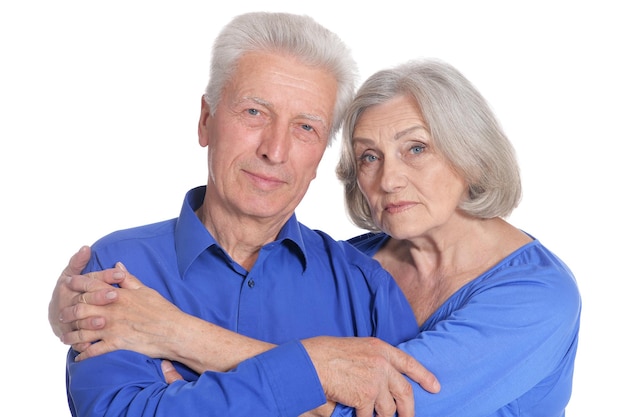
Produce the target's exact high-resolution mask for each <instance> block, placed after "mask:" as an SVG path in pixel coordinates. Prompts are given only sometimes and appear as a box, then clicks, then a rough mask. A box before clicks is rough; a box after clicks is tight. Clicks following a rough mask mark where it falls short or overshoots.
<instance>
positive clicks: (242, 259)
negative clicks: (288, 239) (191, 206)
mask: <svg viewBox="0 0 626 417" xmlns="http://www.w3.org/2000/svg"><path fill="white" fill-rule="evenodd" d="M196 215H197V216H198V218H199V219H200V221H201V222H202V224H204V226H205V227H206V228H207V230H208V231H209V233H211V235H212V236H213V238H214V239H215V240H216V241H217V243H219V245H220V246H221V247H222V249H224V250H225V251H226V253H228V255H230V257H231V258H232V259H233V260H234V261H235V262H237V263H238V264H239V265H241V266H242V267H244V268H245V269H246V270H247V271H250V270H251V269H252V267H253V266H254V263H255V262H256V259H257V257H258V255H259V251H260V250H261V248H262V247H263V246H264V245H266V244H268V243H270V242H273V241H274V240H276V238H277V237H278V233H279V232H280V230H281V229H282V227H283V226H284V225H285V223H286V221H287V220H288V218H284V219H283V218H281V219H259V218H255V217H251V216H242V215H236V214H234V213H232V212H227V211H225V210H222V209H221V208H220V207H219V206H216V205H215V206H213V205H207V204H203V205H202V206H200V207H199V208H198V210H196Z"/></svg>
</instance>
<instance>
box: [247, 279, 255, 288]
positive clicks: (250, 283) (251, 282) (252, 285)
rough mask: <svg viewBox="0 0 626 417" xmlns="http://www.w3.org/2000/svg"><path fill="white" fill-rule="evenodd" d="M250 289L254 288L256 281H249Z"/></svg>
mask: <svg viewBox="0 0 626 417" xmlns="http://www.w3.org/2000/svg"><path fill="white" fill-rule="evenodd" d="M248 287H250V288H254V280H253V279H250V280H248Z"/></svg>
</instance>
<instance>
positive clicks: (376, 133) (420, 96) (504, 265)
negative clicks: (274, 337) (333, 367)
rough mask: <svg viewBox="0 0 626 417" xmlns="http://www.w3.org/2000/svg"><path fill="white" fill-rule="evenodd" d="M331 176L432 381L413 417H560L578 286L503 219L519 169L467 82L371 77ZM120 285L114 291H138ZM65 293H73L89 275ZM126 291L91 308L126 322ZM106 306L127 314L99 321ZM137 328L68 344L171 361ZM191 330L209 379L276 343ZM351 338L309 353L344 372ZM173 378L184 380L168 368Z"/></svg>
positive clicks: (344, 378) (421, 66) (159, 315)
mask: <svg viewBox="0 0 626 417" xmlns="http://www.w3.org/2000/svg"><path fill="white" fill-rule="evenodd" d="M337 173H338V176H339V178H340V179H341V180H342V181H343V183H344V185H345V195H346V202H347V206H348V209H349V214H350V216H351V218H352V220H353V221H354V223H355V224H356V225H358V226H360V227H362V228H364V229H366V230H370V231H371V233H367V234H364V235H362V236H358V237H355V238H353V239H351V240H350V242H351V243H352V244H353V245H355V246H356V247H357V248H359V249H360V250H362V251H363V252H365V253H367V254H369V255H371V256H372V257H374V258H375V259H377V260H378V261H379V262H380V263H381V264H382V265H383V267H385V268H386V269H387V270H388V271H389V272H390V273H391V274H392V275H393V277H394V278H395V280H396V281H397V283H398V284H399V286H400V287H401V289H402V290H403V292H404V294H405V296H406V298H407V299H408V301H409V302H410V304H411V306H412V308H413V311H414V313H415V317H416V319H417V321H418V323H419V326H420V332H419V334H418V335H416V337H415V338H414V339H412V340H409V341H407V342H405V343H403V344H402V345H400V346H399V347H400V348H401V349H402V350H404V351H405V352H408V353H409V354H411V355H412V356H413V357H415V358H417V359H418V360H419V361H420V362H421V363H422V364H423V365H425V366H426V367H427V368H428V369H430V370H431V371H433V372H434V373H435V375H436V376H437V378H438V379H439V381H440V383H441V391H440V392H439V393H438V394H431V393H428V392H426V391H425V390H423V389H421V388H420V387H419V386H417V385H416V384H415V385H414V386H413V394H414V399H415V415H419V416H444V415H445V416H463V417H472V416H494V417H495V416H539V415H541V416H549V417H560V416H563V415H564V410H565V407H566V405H567V403H568V401H569V398H570V395H571V388H572V375H573V368H574V359H575V356H576V348H577V342H578V330H579V325H580V309H581V300H580V295H579V291H578V288H577V285H576V282H575V279H574V276H573V275H572V273H571V271H570V270H569V269H568V267H567V266H566V265H565V264H564V263H563V262H562V261H561V260H560V259H559V258H558V257H556V256H555V255H554V254H553V253H552V252H550V251H549V250H548V249H547V248H546V247H544V246H543V245H542V244H541V243H540V242H539V241H538V240H537V239H535V238H534V237H532V236H530V235H529V234H527V233H525V232H524V231H521V230H519V229H518V228H516V227H514V226H513V225H511V224H509V223H508V222H507V221H505V220H504V219H505V218H506V217H507V216H509V215H510V214H511V212H512V211H513V209H514V208H515V207H516V206H517V205H518V203H519V201H520V197H521V181H520V175H519V168H518V165H517V162H516V158H515V152H514V150H513V147H512V146H511V143H510V142H509V141H508V139H507V137H506V136H505V134H504V133H503V131H502V129H501V127H500V125H499V123H498V121H497V119H496V117H495V116H494V115H493V113H492V111H491V109H490V108H489V105H488V103H487V102H486V101H485V99H484V98H483V97H482V96H481V94H480V93H479V92H478V91H477V90H476V89H475V88H474V87H473V86H472V84H471V83H470V82H469V81H468V80H467V79H466V78H465V77H464V76H463V75H462V74H461V73H460V72H459V71H457V70H456V69H454V68H453V67H451V66H450V65H448V64H446V63H443V62H440V61H436V60H421V61H412V62H408V63H405V64H402V65H399V66H397V67H394V68H391V69H388V70H383V71H379V72H377V73H376V74H374V75H372V76H371V77H370V78H368V79H367V80H366V81H365V83H364V84H363V86H362V87H361V88H360V89H359V91H358V92H357V95H356V98H355V100H354V102H353V104H352V106H351V107H350V109H349V111H348V114H347V118H346V123H345V126H344V142H343V148H342V155H341V160H340V162H339V166H338V168H337ZM107 273H108V275H107V276H106V277H102V278H103V279H105V280H107V281H108V282H112V276H113V273H112V272H111V271H107ZM117 273H118V275H120V271H119V270H118V271H117ZM124 274H125V275H126V281H125V282H126V283H124V282H123V283H122V287H126V288H135V287H137V288H139V287H140V286H141V285H140V283H139V282H138V281H137V280H136V279H135V278H134V277H132V276H130V274H128V273H126V272H124ZM124 274H121V275H124ZM60 282H61V281H60ZM89 282H91V283H94V282H98V281H89ZM59 285H64V284H59ZM68 285H70V286H73V290H75V291H82V286H83V285H85V280H84V279H74V280H72V281H71V282H70V283H69V284H68ZM99 285H100V284H98V285H94V290H95V291H94V292H93V293H91V295H90V296H88V297H86V298H85V296H84V295H81V297H82V298H81V300H82V301H83V302H85V303H89V304H96V305H98V304H99V305H104V304H107V303H109V302H110V301H106V300H104V294H105V291H108V293H109V294H110V293H111V291H112V290H110V289H108V290H103V289H102V287H101V286H99ZM102 285H104V284H102ZM115 291H119V290H115ZM59 294H61V292H57V297H60V295H59ZM64 294H66V296H67V297H69V296H68V295H67V294H69V293H68V292H67V291H66V292H64ZM74 294H75V293H74ZM124 294H125V295H124V297H123V298H122V297H121V295H122V294H120V300H118V301H117V302H113V303H112V304H109V305H107V306H104V307H98V308H100V310H98V313H99V314H100V315H101V316H106V320H107V323H108V322H115V323H116V324H117V323H118V321H126V322H128V323H132V322H133V318H132V317H133V316H132V314H133V310H134V309H138V307H137V304H138V302H137V300H135V301H134V302H130V301H129V300H131V299H132V294H126V293H124ZM152 296H153V298H154V299H153V300H152V301H151V302H150V303H149V302H147V300H145V299H144V301H143V302H142V304H143V308H142V309H141V319H142V320H143V321H149V320H148V319H147V318H146V315H147V314H148V313H147V311H148V310H149V306H150V305H153V306H154V307H153V311H154V315H153V317H154V320H155V321H157V320H158V321H161V322H162V321H163V320H164V316H166V314H165V313H164V311H165V308H164V307H163V306H164V304H165V303H167V302H166V301H165V300H158V299H157V298H158V294H152ZM77 298H78V296H74V297H73V300H69V299H68V300H54V299H53V301H54V303H53V304H51V305H54V306H57V305H58V306H66V305H71V304H73V303H75V302H76V300H77ZM124 300H125V302H124V303H122V301H124ZM114 305H122V306H123V308H121V307H120V308H118V309H117V310H110V311H105V310H103V309H104V308H108V307H111V306H114ZM64 311H65V313H64V314H65V316H64V317H65V319H66V322H69V321H71V320H74V319H77V318H78V319H80V327H81V328H83V329H85V328H94V329H96V328H97V327H99V326H102V325H103V324H102V323H104V322H102V321H101V322H99V324H97V325H96V324H94V322H92V321H90V319H89V317H87V316H86V315H83V316H81V317H77V316H76V315H75V312H76V311H77V310H76V309H73V308H69V309H65V310H64ZM90 311H91V312H92V313H93V312H94V311H95V310H93V309H91V310H90ZM115 311H117V313H115ZM72 312H73V313H72ZM116 314H117V315H116ZM122 314H123V317H124V320H121V319H120V318H121V317H122ZM136 317H137V319H135V321H139V316H136ZM179 319H180V315H177V320H179ZM177 323H181V322H180V321H177ZM52 325H53V327H56V329H55V331H58V330H59V329H60V325H59V324H57V323H52ZM65 325H66V326H67V325H68V323H66V324H65ZM180 325H181V326H183V325H182V323H181V324H180ZM207 325H209V324H208V323H207ZM140 328H141V326H134V327H132V328H131V326H126V327H124V326H122V325H118V326H117V328H116V330H115V332H111V331H109V333H106V336H107V337H108V338H109V342H108V343H106V344H103V343H96V344H93V345H90V344H89V343H88V342H89V341H90V340H94V338H93V337H94V335H98V336H102V335H104V334H105V333H103V332H99V331H98V330H93V331H92V332H86V331H84V330H83V331H81V332H70V333H69V334H67V335H66V336H65V337H64V341H65V342H66V343H68V344H73V345H74V346H75V347H77V348H79V349H81V350H84V352H83V355H82V357H83V358H86V357H90V356H93V355H98V354H101V353H104V352H106V351H107V350H111V349H122V348H126V349H132V350H137V351H140V352H144V353H146V354H147V355H152V356H153V357H170V356H168V354H169V353H170V352H167V351H166V349H165V348H163V349H158V348H155V345H158V343H159V340H164V339H163V338H161V339H160V338H159V337H158V336H156V335H155V334H150V332H147V331H144V332H142V331H141V330H140ZM155 329H157V326H152V327H151V331H153V332H155V333H158V332H159V331H160V332H162V333H166V332H167V330H166V329H165V328H163V330H155ZM212 332H218V333H212ZM114 333H115V334H114ZM196 333H197V334H195V335H189V338H188V339H186V340H185V343H186V345H187V346H188V347H189V349H191V347H192V346H193V345H202V346H204V347H205V348H207V346H211V347H213V350H212V355H206V356H212V357H211V358H208V359H207V358H204V362H203V363H204V366H206V367H207V368H217V367H218V363H219V364H220V366H222V367H229V366H234V365H235V364H236V363H237V361H240V360H243V359H244V358H246V357H249V356H251V355H254V354H256V353H260V352H262V351H264V350H266V349H268V348H269V347H271V346H268V344H264V343H261V342H255V341H251V340H245V341H242V339H241V336H240V335H235V334H233V333H230V332H227V331H221V332H219V330H218V329H216V328H215V326H213V327H210V328H207V329H206V331H205V332H202V333H201V334H199V333H200V332H196ZM86 335H90V336H91V337H92V338H91V339H90V338H89V337H87V336H86ZM210 335H213V337H211V336H210ZM161 336H165V335H161ZM237 338H239V339H237ZM154 342H156V343H154ZM353 342H354V343H356V340H347V339H342V338H322V339H321V340H319V341H317V342H316V343H326V344H327V347H328V349H327V350H328V352H329V356H330V355H333V356H334V357H335V358H337V359H345V361H347V362H349V361H350V360H352V359H354V358H356V357H357V355H358V357H361V356H362V355H364V353H363V349H366V346H365V347H364V346H363V345H359V346H356V345H355V344H353ZM161 343H162V342H161ZM225 346H228V348H227V349H226V348H224V347H225ZM243 346H245V349H244V348H243ZM220 352H227V355H222V354H220ZM154 355H161V356H154ZM198 356H199V355H198ZM218 356H219V358H218ZM226 356H227V357H226ZM176 359H179V360H182V359H180V358H176ZM196 360H197V358H196ZM313 360H315V358H313ZM211 361H212V362H211ZM226 364H227V365H226ZM169 369H170V370H171V368H169ZM355 372H356V371H355ZM166 378H168V381H173V380H175V379H177V378H180V376H179V375H177V374H176V372H166ZM336 378H337V385H338V386H339V385H341V383H345V384H348V383H349V384H352V387H353V388H354V386H355V385H357V387H358V384H359V378H358V377H356V376H355V375H354V373H351V371H350V369H349V368H348V369H342V372H337V375H336ZM325 410H329V408H326V409H325ZM352 413H353V410H352V409H351V408H348V407H343V406H341V405H339V406H338V407H336V408H335V409H334V415H351V414H352Z"/></svg>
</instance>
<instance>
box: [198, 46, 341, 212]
mask: <svg viewBox="0 0 626 417" xmlns="http://www.w3.org/2000/svg"><path fill="white" fill-rule="evenodd" d="M336 92H337V83H336V80H335V79H334V77H333V76H332V75H331V74H330V73H329V72H327V71H326V70H323V69H320V68H312V67H308V66H306V65H304V64H302V63H300V62H298V61H297V60H295V59H294V58H292V57H289V56H285V55H276V54H269V53H248V54H246V55H244V56H243V57H242V58H241V59H240V61H239V65H238V68H237V71H236V72H235V74H234V75H233V77H232V79H231V81H230V82H229V83H228V84H227V85H226V86H225V88H224V91H223V92H222V96H221V100H220V103H219V104H218V106H217V109H216V111H215V114H214V116H210V114H209V106H208V105H207V104H206V103H204V102H203V105H202V114H201V116H200V123H199V127H198V134H199V140H200V144H201V145H202V146H207V147H208V164H209V181H208V186H207V189H208V193H209V195H208V198H210V199H211V200H210V201H211V204H218V205H220V206H221V208H222V209H224V210H227V212H228V213H229V214H231V215H235V216H240V217H241V216H243V217H255V218H258V219H259V220H263V221H265V220H267V221H270V222H274V221H278V222H284V221H286V219H287V218H288V217H289V216H290V215H291V214H292V213H293V211H294V210H295V208H296V206H297V205H298V204H299V203H300V201H301V200H302V198H303V196H304V194H305V192H306V190H307V189H308V187H309V184H310V182H311V181H312V180H313V178H315V175H316V171H317V166H318V164H319V162H320V160H321V158H322V156H323V154H324V150H325V149H326V145H327V143H328V140H329V130H330V127H331V123H332V115H333V109H334V104H335V96H336Z"/></svg>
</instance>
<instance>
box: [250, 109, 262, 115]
mask: <svg viewBox="0 0 626 417" xmlns="http://www.w3.org/2000/svg"><path fill="white" fill-rule="evenodd" d="M259 113H260V112H259V111H258V110H257V109H248V114H251V115H252V116H257V115H258V114H259Z"/></svg>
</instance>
